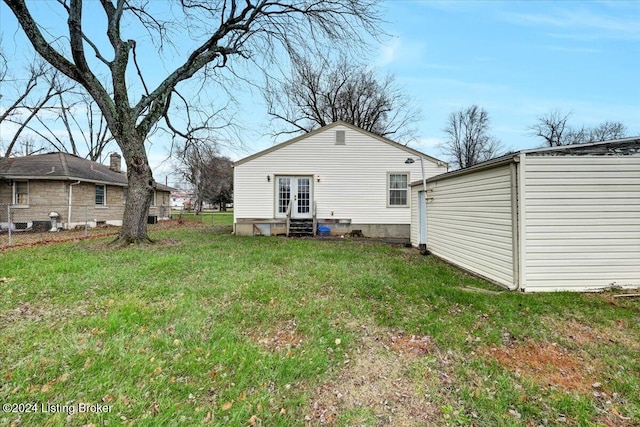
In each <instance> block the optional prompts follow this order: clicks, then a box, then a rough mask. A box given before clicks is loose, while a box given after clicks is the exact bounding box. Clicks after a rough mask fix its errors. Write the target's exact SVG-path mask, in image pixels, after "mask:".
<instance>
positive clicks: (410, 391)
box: [305, 326, 444, 427]
mask: <svg viewBox="0 0 640 427" xmlns="http://www.w3.org/2000/svg"><path fill="white" fill-rule="evenodd" d="M436 353H438V350H437V348H436V346H435V345H434V344H433V343H432V341H431V340H430V339H429V337H416V336H407V335H404V334H401V333H398V334H391V333H388V332H385V331H382V330H376V329H375V328H373V327H366V326H361V333H360V334H359V337H358V338H357V340H356V344H355V350H354V351H351V352H350V353H349V354H345V360H344V366H343V367H341V369H340V370H339V371H338V372H336V373H335V375H333V376H331V377H332V380H331V381H330V382H325V383H324V384H322V385H321V386H320V387H319V388H318V389H317V390H316V391H315V395H314V396H312V397H311V408H310V409H309V411H308V414H307V416H306V417H305V419H306V421H307V423H308V425H318V424H320V425H336V424H338V423H339V424H344V423H345V422H346V424H347V425H393V426H400V427H408V426H424V425H433V426H437V425H444V420H443V419H442V415H441V411H440V406H439V405H438V404H436V403H434V402H432V401H431V400H430V399H429V398H428V397H427V395H428V393H426V391H425V388H426V390H429V389H431V388H432V387H433V382H438V381H439V378H438V377H437V375H436V374H433V375H430V377H429V378H427V377H423V378H421V379H420V381H416V378H415V373H412V372H411V365H412V363H414V362H416V361H417V360H418V359H420V358H424V356H426V355H431V354H436Z"/></svg>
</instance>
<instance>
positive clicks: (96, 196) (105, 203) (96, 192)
mask: <svg viewBox="0 0 640 427" xmlns="http://www.w3.org/2000/svg"><path fill="white" fill-rule="evenodd" d="M98 187H102V188H103V191H102V203H98ZM94 196H95V203H96V206H107V186H106V184H96V188H95V194H94Z"/></svg>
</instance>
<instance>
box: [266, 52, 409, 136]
mask: <svg viewBox="0 0 640 427" xmlns="http://www.w3.org/2000/svg"><path fill="white" fill-rule="evenodd" d="M266 99H267V103H268V106H269V114H270V115H271V116H272V118H274V119H277V120H278V121H281V122H284V123H285V124H286V125H287V126H288V127H287V128H286V129H285V130H282V131H277V132H276V134H291V133H297V132H301V131H302V132H310V131H312V130H314V129H317V128H319V127H322V126H326V125H328V124H330V123H333V122H335V121H337V120H342V121H345V122H347V123H351V124H353V125H355V126H358V127H360V128H362V129H364V130H367V131H369V132H372V133H375V134H377V135H380V136H384V137H387V138H392V139H394V140H396V141H398V142H404V143H407V142H409V141H411V140H412V139H415V129H414V128H412V125H414V124H415V122H417V121H418V118H419V116H420V109H419V108H418V107H417V106H415V105H413V104H412V102H411V100H410V99H409V97H408V96H406V95H405V94H403V93H402V91H401V90H400V88H399V87H398V85H397V84H396V82H395V78H394V77H393V76H390V75H389V76H387V77H384V78H379V77H378V76H377V75H376V70H375V69H373V68H371V67H367V66H364V65H358V64H353V63H352V61H350V60H349V59H347V58H346V57H344V56H342V57H341V58H340V59H338V60H336V61H335V62H331V61H329V60H326V59H322V60H320V61H318V62H312V61H310V60H308V59H305V58H301V59H298V60H296V61H295V62H294V63H293V70H292V73H291V78H290V79H289V80H288V81H286V82H283V83H281V84H279V85H277V86H276V87H275V88H271V90H269V91H267V93H266Z"/></svg>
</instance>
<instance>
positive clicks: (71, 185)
mask: <svg viewBox="0 0 640 427" xmlns="http://www.w3.org/2000/svg"><path fill="white" fill-rule="evenodd" d="M80 182H81V181H78V182H72V183H71V184H69V210H68V212H67V230H70V229H71V203H72V202H73V186H74V185H78V184H80Z"/></svg>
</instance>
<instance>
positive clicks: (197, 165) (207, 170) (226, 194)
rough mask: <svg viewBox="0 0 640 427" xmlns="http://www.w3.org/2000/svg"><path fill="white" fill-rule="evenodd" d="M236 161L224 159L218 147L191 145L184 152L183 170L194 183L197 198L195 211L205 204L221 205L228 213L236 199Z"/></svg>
mask: <svg viewBox="0 0 640 427" xmlns="http://www.w3.org/2000/svg"><path fill="white" fill-rule="evenodd" d="M232 165H233V162H232V161H231V159H229V158H228V157H225V156H221V155H220V154H219V152H218V149H217V147H216V146H215V144H208V145H204V144H198V145H195V144H194V145H189V146H188V147H187V148H185V150H184V151H183V153H182V156H181V165H180V170H181V172H182V176H183V177H184V179H185V180H186V181H187V182H188V183H189V184H191V186H192V188H193V193H194V196H195V208H194V209H195V212H196V213H199V212H200V211H201V210H202V207H203V203H204V202H207V203H211V204H219V205H220V210H225V207H226V204H227V203H230V202H231V201H232V200H233V166H232Z"/></svg>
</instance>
